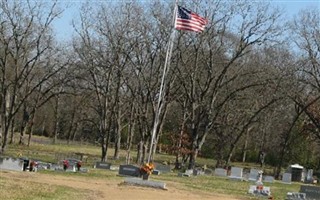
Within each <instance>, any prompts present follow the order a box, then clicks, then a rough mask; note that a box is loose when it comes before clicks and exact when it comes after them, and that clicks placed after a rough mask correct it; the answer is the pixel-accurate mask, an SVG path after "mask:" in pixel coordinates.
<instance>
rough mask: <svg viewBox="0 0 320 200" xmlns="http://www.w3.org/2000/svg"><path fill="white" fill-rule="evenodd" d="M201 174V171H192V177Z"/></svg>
mask: <svg viewBox="0 0 320 200" xmlns="http://www.w3.org/2000/svg"><path fill="white" fill-rule="evenodd" d="M202 174H203V172H202V170H201V169H194V170H193V176H199V175H202Z"/></svg>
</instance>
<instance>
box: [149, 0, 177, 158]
mask: <svg viewBox="0 0 320 200" xmlns="http://www.w3.org/2000/svg"><path fill="white" fill-rule="evenodd" d="M177 6H178V0H176V2H175V6H174V12H173V21H172V24H173V26H174V23H175V20H176V14H177V13H176V12H177ZM174 38H175V30H173V31H171V35H170V38H169V42H168V47H167V52H166V59H165V62H164V67H163V72H162V78H161V84H160V90H159V97H158V103H157V107H156V109H155V118H154V122H153V129H152V134H151V142H150V149H149V156H148V163H150V161H151V157H152V151H153V148H155V147H154V145H155V144H154V143H155V135H156V133H157V127H158V125H159V118H160V113H161V110H162V108H163V103H164V101H163V100H162V98H163V97H162V96H163V92H164V89H165V82H164V81H165V77H166V74H167V72H168V71H169V69H170V61H171V55H172V49H173V41H174Z"/></svg>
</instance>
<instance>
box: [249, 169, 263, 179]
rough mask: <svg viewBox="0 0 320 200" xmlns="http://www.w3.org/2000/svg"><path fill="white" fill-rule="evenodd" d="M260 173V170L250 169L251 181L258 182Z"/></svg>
mask: <svg viewBox="0 0 320 200" xmlns="http://www.w3.org/2000/svg"><path fill="white" fill-rule="evenodd" d="M259 172H260V170H257V169H250V173H249V178H248V180H249V181H257V180H258V177H259Z"/></svg>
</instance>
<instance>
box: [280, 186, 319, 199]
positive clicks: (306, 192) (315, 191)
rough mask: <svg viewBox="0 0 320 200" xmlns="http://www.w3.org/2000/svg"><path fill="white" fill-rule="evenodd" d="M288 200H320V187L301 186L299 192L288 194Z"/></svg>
mask: <svg viewBox="0 0 320 200" xmlns="http://www.w3.org/2000/svg"><path fill="white" fill-rule="evenodd" d="M286 200H320V187H317V186H310V185H301V186H300V191H299V192H288V193H287V198H286Z"/></svg>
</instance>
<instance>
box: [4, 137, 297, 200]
mask: <svg viewBox="0 0 320 200" xmlns="http://www.w3.org/2000/svg"><path fill="white" fill-rule="evenodd" d="M35 138H36V139H37V141H39V140H40V141H45V142H46V143H45V144H43V143H41V142H40V143H35V142H33V143H32V144H31V146H30V147H27V146H21V145H10V146H8V149H7V151H6V154H5V155H6V156H12V157H21V156H23V157H29V158H33V159H40V160H42V161H46V162H57V161H59V160H60V159H63V158H62V157H63V156H65V157H69V156H71V155H72V154H73V153H76V152H78V153H79V152H80V153H86V154H88V155H90V156H88V160H87V162H86V163H85V167H87V168H89V173H58V172H54V171H41V172H38V173H44V174H47V175H50V176H52V177H54V176H56V175H57V174H59V175H62V176H69V177H82V178H83V177H85V178H87V179H102V178H103V179H105V178H107V179H110V180H119V182H120V181H121V180H122V179H123V178H122V177H119V176H117V172H116V171H107V170H99V169H93V168H92V166H93V163H94V162H95V161H99V159H100V154H101V152H100V147H99V146H94V145H79V144H71V145H67V144H63V143H60V144H55V145H53V144H50V143H49V142H48V141H46V140H48V139H47V138H41V137H37V136H35ZM108 152H109V153H108V157H110V158H111V157H112V156H113V152H114V151H113V149H110V150H109V151H108ZM132 155H135V152H133V153H132ZM124 157H125V152H124V151H123V152H121V159H120V160H117V161H115V160H111V159H109V160H108V161H110V162H111V163H112V164H114V165H118V164H120V163H124ZM156 160H158V161H166V162H168V161H169V162H172V161H173V160H174V157H173V156H170V155H156ZM197 161H198V164H199V166H202V165H207V166H211V165H214V162H215V161H213V160H212V159H203V158H199V159H198V160H197ZM233 165H235V166H239V167H243V166H245V167H257V166H256V165H255V164H250V163H249V164H248V163H245V164H243V163H239V165H237V163H236V164H235V163H233ZM177 174H178V171H175V172H171V173H167V174H161V175H160V176H155V175H152V177H151V178H152V179H154V180H159V181H164V182H166V183H178V184H175V185H176V186H177V187H178V188H179V189H181V190H192V191H195V192H196V191H205V192H208V193H210V192H213V193H218V194H225V195H233V196H237V197H242V198H243V199H257V198H255V197H252V196H250V195H248V194H247V191H248V189H249V186H250V185H253V184H254V183H252V182H246V181H231V180H228V179H227V178H223V177H216V176H195V177H178V176H177ZM265 186H270V187H271V193H272V196H273V197H274V198H275V199H281V200H282V199H285V197H286V194H287V192H298V191H299V189H300V183H293V184H289V185H288V184H282V183H280V182H279V181H276V182H275V183H266V184H265ZM0 190H1V193H2V194H3V195H4V196H3V197H5V198H3V199H25V200H27V199H73V198H77V197H79V196H81V197H83V196H85V195H90V191H81V192H79V191H76V190H75V189H74V188H71V187H62V186H59V185H57V186H53V187H52V186H51V187H49V186H46V185H45V184H40V183H32V184H30V183H28V182H19V183H17V182H15V181H13V180H10V179H7V178H2V179H0ZM3 191H5V192H3ZM8 191H17V192H8Z"/></svg>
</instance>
